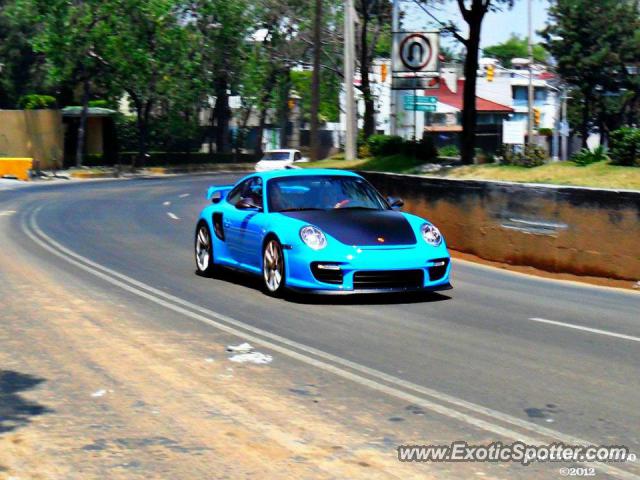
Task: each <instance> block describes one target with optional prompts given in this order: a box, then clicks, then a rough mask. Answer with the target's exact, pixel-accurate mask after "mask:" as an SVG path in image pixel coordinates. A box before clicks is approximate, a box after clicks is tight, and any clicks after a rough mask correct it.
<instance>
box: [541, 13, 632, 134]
mask: <svg viewBox="0 0 640 480" xmlns="http://www.w3.org/2000/svg"><path fill="white" fill-rule="evenodd" d="M637 8H638V7H637V2H635V1H631V0H600V1H598V2H589V1H587V0H556V1H554V2H553V3H552V5H551V8H550V9H549V17H550V20H551V22H550V24H549V26H548V27H547V28H546V29H545V30H544V31H543V32H542V35H543V37H544V39H545V40H546V45H545V46H546V48H547V50H548V51H549V52H550V53H551V55H553V57H554V59H555V61H556V68H557V71H558V73H559V74H560V76H561V77H562V78H563V80H564V81H565V82H567V83H568V84H569V85H570V86H571V87H573V89H574V91H575V97H576V99H574V100H573V102H572V103H573V104H574V105H576V100H578V101H579V102H580V103H579V104H577V105H578V109H579V110H580V115H581V118H580V121H579V123H580V133H581V135H582V140H583V144H584V145H586V140H587V137H588V135H589V132H590V130H591V127H592V126H593V125H595V124H598V125H599V126H600V127H602V128H603V129H604V131H605V133H606V132H607V131H609V130H611V129H612V127H613V128H616V125H615V124H616V123H619V122H620V120H621V119H622V117H623V116H625V115H626V116H627V118H628V120H629V121H634V120H635V121H637V108H638V95H639V92H640V83H639V77H638V75H637V73H634V71H633V70H632V69H631V68H629V67H633V66H635V67H636V68H637V66H638V65H639V64H640V18H639V15H638V10H637ZM612 19H615V20H614V21H612Z"/></svg>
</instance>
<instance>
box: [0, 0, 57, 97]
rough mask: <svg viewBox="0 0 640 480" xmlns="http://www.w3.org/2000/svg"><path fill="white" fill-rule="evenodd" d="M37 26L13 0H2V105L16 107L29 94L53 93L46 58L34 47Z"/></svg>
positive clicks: (0, 16) (0, 50) (0, 24)
mask: <svg viewBox="0 0 640 480" xmlns="http://www.w3.org/2000/svg"><path fill="white" fill-rule="evenodd" d="M35 29H36V25H34V24H33V22H32V18H31V17H30V16H28V15H24V11H23V9H20V8H16V5H15V2H13V1H11V0H0V108H16V107H17V106H18V101H19V100H20V97H22V96H23V95H26V94H29V93H35V92H37V93H53V92H52V89H51V88H50V86H49V85H47V83H46V82H45V75H46V74H45V68H44V57H43V56H42V55H41V54H39V53H38V52H35V51H34V50H33V45H32V43H31V36H32V35H33V32H34V30H35Z"/></svg>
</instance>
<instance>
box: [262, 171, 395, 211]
mask: <svg viewBox="0 0 640 480" xmlns="http://www.w3.org/2000/svg"><path fill="white" fill-rule="evenodd" d="M267 192H268V201H269V211H271V212H291V211H301V210H330V209H366V210H385V209H387V208H389V207H388V206H387V204H386V202H385V201H384V199H383V198H382V197H381V196H380V194H379V193H378V192H377V191H376V190H375V189H374V188H373V187H372V186H371V185H369V183H367V182H366V181H365V180H364V179H362V178H358V177H347V176H338V175H336V176H330V175H328V176H317V175H314V176H295V177H282V178H274V179H272V180H270V181H269V182H268V184H267Z"/></svg>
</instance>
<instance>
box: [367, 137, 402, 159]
mask: <svg viewBox="0 0 640 480" xmlns="http://www.w3.org/2000/svg"><path fill="white" fill-rule="evenodd" d="M404 143H405V141H404V139H403V138H402V137H399V136H397V135H371V136H370V137H369V139H368V140H367V145H368V146H369V152H370V153H371V155H373V156H374V157H384V156H387V155H396V154H398V153H402V148H403V145H404Z"/></svg>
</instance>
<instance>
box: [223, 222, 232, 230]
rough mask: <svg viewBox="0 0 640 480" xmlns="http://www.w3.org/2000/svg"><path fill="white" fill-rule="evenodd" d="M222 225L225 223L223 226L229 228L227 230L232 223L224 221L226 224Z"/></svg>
mask: <svg viewBox="0 0 640 480" xmlns="http://www.w3.org/2000/svg"><path fill="white" fill-rule="evenodd" d="M222 223H223V225H224V226H225V227H227V228H228V227H230V226H231V222H229V221H227V220H225V221H224V222H222Z"/></svg>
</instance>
